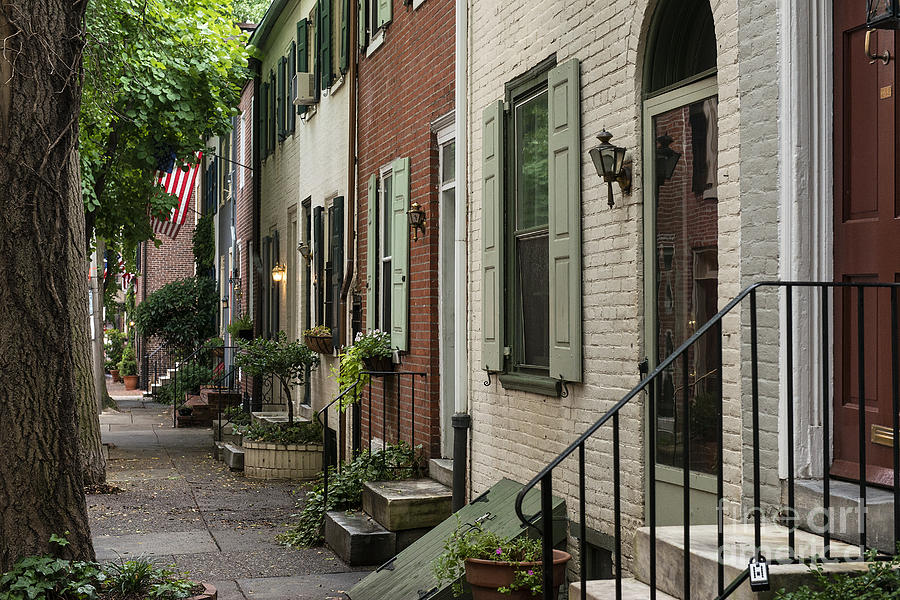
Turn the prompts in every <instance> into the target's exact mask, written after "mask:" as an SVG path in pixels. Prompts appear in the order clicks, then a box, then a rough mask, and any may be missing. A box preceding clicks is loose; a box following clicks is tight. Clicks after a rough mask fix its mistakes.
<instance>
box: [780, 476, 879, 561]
mask: <svg viewBox="0 0 900 600" xmlns="http://www.w3.org/2000/svg"><path fill="white" fill-rule="evenodd" d="M824 488H825V486H824V484H823V482H822V480H821V479H819V480H802V481H797V483H796V486H795V488H794V490H795V492H796V502H795V509H796V515H797V526H798V527H799V528H800V529H803V530H804V531H811V532H813V533H818V534H822V533H823V532H824V530H823V527H824V518H823V517H824V515H825V509H824V502H823V498H822V495H823V491H824ZM829 492H830V493H829V496H830V497H831V502H830V504H831V506H830V511H829V514H830V519H829V524H830V527H831V537H832V538H833V539H836V540H841V541H842V542H847V543H848V544H854V545H856V544H859V530H860V526H859V504H860V502H859V484H858V483H850V482H849V481H838V480H836V479H832V480H831V481H830V482H829ZM866 544H867V545H868V546H871V547H875V548H878V549H879V550H881V551H882V552H886V553H889V554H893V553H894V552H895V548H894V494H893V493H892V492H890V491H888V490H885V489H882V488H876V487H872V486H867V487H866Z"/></svg>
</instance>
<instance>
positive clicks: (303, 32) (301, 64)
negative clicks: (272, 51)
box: [297, 19, 309, 115]
mask: <svg viewBox="0 0 900 600" xmlns="http://www.w3.org/2000/svg"><path fill="white" fill-rule="evenodd" d="M297 71H299V72H301V73H309V21H308V20H306V19H300V20H299V21H297ZM306 109H307V107H306V106H298V107H297V114H298V115H305V114H306Z"/></svg>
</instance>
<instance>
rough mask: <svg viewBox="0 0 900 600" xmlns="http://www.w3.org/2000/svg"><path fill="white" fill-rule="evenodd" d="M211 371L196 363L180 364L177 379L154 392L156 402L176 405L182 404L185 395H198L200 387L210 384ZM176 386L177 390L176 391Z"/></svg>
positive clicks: (211, 378)
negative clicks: (176, 403)
mask: <svg viewBox="0 0 900 600" xmlns="http://www.w3.org/2000/svg"><path fill="white" fill-rule="evenodd" d="M212 380H213V372H212V369H210V368H209V367H207V366H206V365H204V364H201V363H197V362H188V363H182V364H181V365H180V366H179V367H178V373H177V377H176V378H175V379H172V380H170V381H169V383H167V384H166V385H164V386H162V387H161V388H160V389H159V391H157V392H156V398H155V399H156V401H157V402H159V403H160V404H172V403H174V402H175V401H176V400H177V402H178V404H181V403H182V402H184V395H185V394H199V393H200V386H201V385H206V384H208V383H212ZM176 386H177V388H178V389H177V390H176Z"/></svg>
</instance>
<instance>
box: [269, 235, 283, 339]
mask: <svg viewBox="0 0 900 600" xmlns="http://www.w3.org/2000/svg"><path fill="white" fill-rule="evenodd" d="M280 259H281V253H280V247H279V244H278V232H277V231H274V232H272V266H274V265H277V264H278V263H279V261H280ZM271 276H272V272H271V270H270V271H269V277H271ZM283 285H287V277H285V279H284V282H283ZM280 329H281V289H280V286H275V285H273V286H272V333H276V332H278V330H280Z"/></svg>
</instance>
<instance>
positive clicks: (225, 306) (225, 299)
mask: <svg viewBox="0 0 900 600" xmlns="http://www.w3.org/2000/svg"><path fill="white" fill-rule="evenodd" d="M222 308H223V309H225V310H228V294H225V295H224V296H222Z"/></svg>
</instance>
